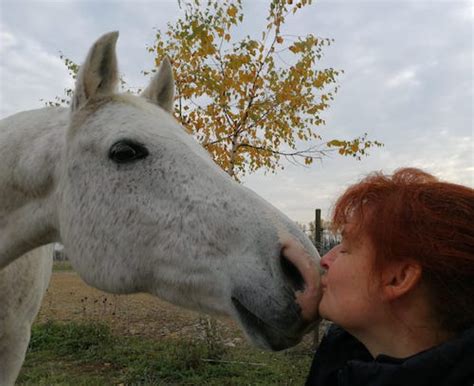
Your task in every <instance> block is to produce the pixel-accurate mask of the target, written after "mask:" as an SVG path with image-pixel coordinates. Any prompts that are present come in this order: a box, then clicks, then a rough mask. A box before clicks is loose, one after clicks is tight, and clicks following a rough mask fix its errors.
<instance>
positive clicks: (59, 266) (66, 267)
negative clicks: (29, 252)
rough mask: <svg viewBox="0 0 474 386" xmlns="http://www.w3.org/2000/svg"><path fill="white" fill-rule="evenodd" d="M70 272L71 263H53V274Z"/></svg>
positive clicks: (65, 261)
mask: <svg viewBox="0 0 474 386" xmlns="http://www.w3.org/2000/svg"><path fill="white" fill-rule="evenodd" d="M70 271H71V272H72V271H73V269H72V266H71V262H70V261H69V260H64V261H55V262H54V263H53V272H70Z"/></svg>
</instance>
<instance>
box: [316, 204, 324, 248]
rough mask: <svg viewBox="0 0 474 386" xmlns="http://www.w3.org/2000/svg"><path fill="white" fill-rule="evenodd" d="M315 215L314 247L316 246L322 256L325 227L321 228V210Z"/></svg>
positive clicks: (317, 210)
mask: <svg viewBox="0 0 474 386" xmlns="http://www.w3.org/2000/svg"><path fill="white" fill-rule="evenodd" d="M314 215H315V217H314V245H315V246H316V249H317V250H318V252H319V253H320V254H321V253H322V251H321V249H322V248H321V247H322V244H321V239H322V233H323V227H322V226H321V209H316V210H315V214H314Z"/></svg>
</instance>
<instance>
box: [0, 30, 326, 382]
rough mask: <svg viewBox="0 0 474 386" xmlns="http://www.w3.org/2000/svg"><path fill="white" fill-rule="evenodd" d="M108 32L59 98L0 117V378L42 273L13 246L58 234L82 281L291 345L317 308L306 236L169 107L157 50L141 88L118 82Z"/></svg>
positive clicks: (45, 269) (12, 371)
mask: <svg viewBox="0 0 474 386" xmlns="http://www.w3.org/2000/svg"><path fill="white" fill-rule="evenodd" d="M117 37H118V33H117V32H112V33H108V34H106V35H104V36H102V37H101V38H100V39H99V40H98V41H97V42H96V43H95V44H94V45H93V46H92V48H91V49H90V51H89V54H88V56H87V58H86V60H85V62H84V64H83V65H82V66H81V69H80V72H79V74H78V77H77V82H76V89H75V94H74V98H73V101H72V103H71V109H70V110H69V109H66V108H44V109H40V110H34V111H27V112H22V113H19V114H16V115H13V116H11V117H8V118H6V119H4V120H3V121H1V123H0V385H2V386H3V385H10V384H13V383H14V381H15V379H16V377H17V375H18V372H19V370H20V368H21V364H22V362H23V360H24V356H25V352H26V348H27V345H28V341H29V336H30V332H29V331H30V327H31V324H32V322H33V319H34V317H35V316H36V313H37V311H38V308H39V304H40V302H41V298H42V296H43V294H44V291H45V288H46V287H47V284H48V282H49V277H50V274H51V257H50V255H51V253H50V251H48V252H49V253H48V255H47V256H46V255H45V251H44V247H43V249H40V250H36V251H33V252H31V253H29V254H28V256H23V257H21V256H22V255H24V254H25V253H28V252H29V251H31V250H32V249H34V248H36V247H39V246H42V245H45V244H49V243H52V242H56V241H59V242H61V243H63V244H64V246H65V250H66V251H67V255H68V257H69V259H70V261H71V264H72V266H73V268H74V270H75V271H76V272H77V273H78V274H79V275H80V276H81V278H82V279H84V280H85V281H86V282H87V283H88V284H90V285H92V286H94V287H96V288H99V289H101V290H104V291H108V292H112V293H135V292H147V293H151V294H154V295H156V296H159V297H160V298H162V299H165V300H168V301H170V302H172V303H174V304H177V305H180V306H183V307H187V308H191V309H195V310H200V311H203V312H206V313H210V314H221V315H227V316H230V317H231V318H233V319H235V320H237V321H238V322H239V323H240V325H241V326H242V328H243V330H244V331H245V333H246V334H247V336H248V337H249V338H250V339H251V341H253V342H254V343H255V344H257V345H259V346H261V347H265V348H270V349H273V350H279V349H283V348H286V347H289V346H292V345H294V344H296V343H298V342H299V341H300V340H301V337H302V335H303V334H304V333H305V332H306V331H307V330H308V329H309V328H310V327H311V325H312V324H314V322H315V320H316V319H317V304H318V301H319V296H320V291H319V272H318V266H319V263H318V260H319V256H318V253H317V251H316V249H315V248H314V247H313V245H312V244H311V242H310V241H309V240H308V239H307V238H306V236H304V234H303V233H302V232H301V231H300V230H299V229H298V228H297V226H296V225H295V224H294V223H293V222H292V221H290V220H289V219H288V218H287V217H285V216H284V215H283V214H282V213H280V212H279V211H278V210H277V209H275V208H274V207H272V206H271V205H270V204H268V203H267V202H265V201H264V200H262V199H261V198H259V197H258V196H257V195H256V194H255V193H253V192H252V191H250V190H248V189H246V188H244V187H243V186H241V185H239V184H237V183H235V182H234V181H233V180H232V179H231V178H230V177H229V176H228V175H227V174H226V173H224V172H223V171H222V170H221V169H220V168H219V167H218V166H216V164H215V163H214V162H213V161H212V159H211V158H210V157H209V155H208V154H207V152H206V151H205V150H204V149H203V148H202V147H201V146H199V144H198V143H197V142H196V141H195V140H194V139H193V138H192V137H191V136H190V135H188V134H187V133H186V132H185V130H184V129H183V128H182V127H181V126H180V125H179V124H178V122H177V121H176V120H175V119H174V118H173V116H172V114H170V112H171V110H172V104H173V97H174V81H173V76H172V71H171V66H170V64H169V62H168V61H167V60H165V61H164V62H163V63H162V65H161V67H160V70H159V71H158V73H157V75H156V76H155V77H154V79H152V81H151V83H150V85H149V86H148V87H147V88H146V89H145V91H144V92H143V93H142V95H141V96H133V95H129V94H116V92H115V90H116V85H117V79H118V70H117V60H116V55H115V45H116V41H117ZM20 257H21V258H20ZM2 269H3V270H2Z"/></svg>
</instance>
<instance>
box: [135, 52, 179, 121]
mask: <svg viewBox="0 0 474 386" xmlns="http://www.w3.org/2000/svg"><path fill="white" fill-rule="evenodd" d="M141 96H142V97H144V98H146V99H148V100H149V101H150V102H152V103H155V104H157V105H158V106H160V107H162V108H163V109H165V110H166V111H169V112H170V113H171V112H172V111H173V103H174V78H173V69H172V67H171V63H170V60H169V59H168V57H165V58H164V59H163V61H162V62H161V65H160V69H159V70H158V73H157V74H156V75H155V76H154V77H153V79H152V80H151V82H150V84H149V85H148V87H147V88H146V89H145V90H144V91H143V92H142V94H141Z"/></svg>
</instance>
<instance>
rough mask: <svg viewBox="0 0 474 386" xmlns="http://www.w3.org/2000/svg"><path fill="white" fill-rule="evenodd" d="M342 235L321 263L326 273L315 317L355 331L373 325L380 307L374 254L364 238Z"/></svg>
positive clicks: (347, 233) (347, 234)
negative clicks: (373, 268)
mask: <svg viewBox="0 0 474 386" xmlns="http://www.w3.org/2000/svg"><path fill="white" fill-rule="evenodd" d="M345 229H346V230H347V227H346V228H345ZM343 234H345V236H344V237H343V240H342V243H341V244H339V245H337V246H336V247H334V248H333V249H331V250H330V251H329V252H328V253H327V254H326V255H324V256H323V258H322V259H321V266H322V267H323V268H325V269H326V270H327V273H326V274H325V275H323V277H322V279H321V285H322V291H323V295H322V299H321V303H320V304H319V313H320V315H321V316H322V317H323V318H326V319H329V320H332V321H333V322H334V323H336V324H338V325H340V326H341V327H343V328H345V329H347V330H349V331H357V330H359V329H364V328H366V327H367V326H368V325H370V323H372V322H373V321H375V318H377V316H378V314H379V313H380V312H381V309H382V308H383V307H380V305H381V304H380V297H379V296H378V294H377V281H376V280H377V278H374V277H373V274H372V267H373V259H374V251H373V248H372V246H371V244H370V242H369V240H368V238H367V237H358V238H351V237H350V232H345V233H343Z"/></svg>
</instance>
